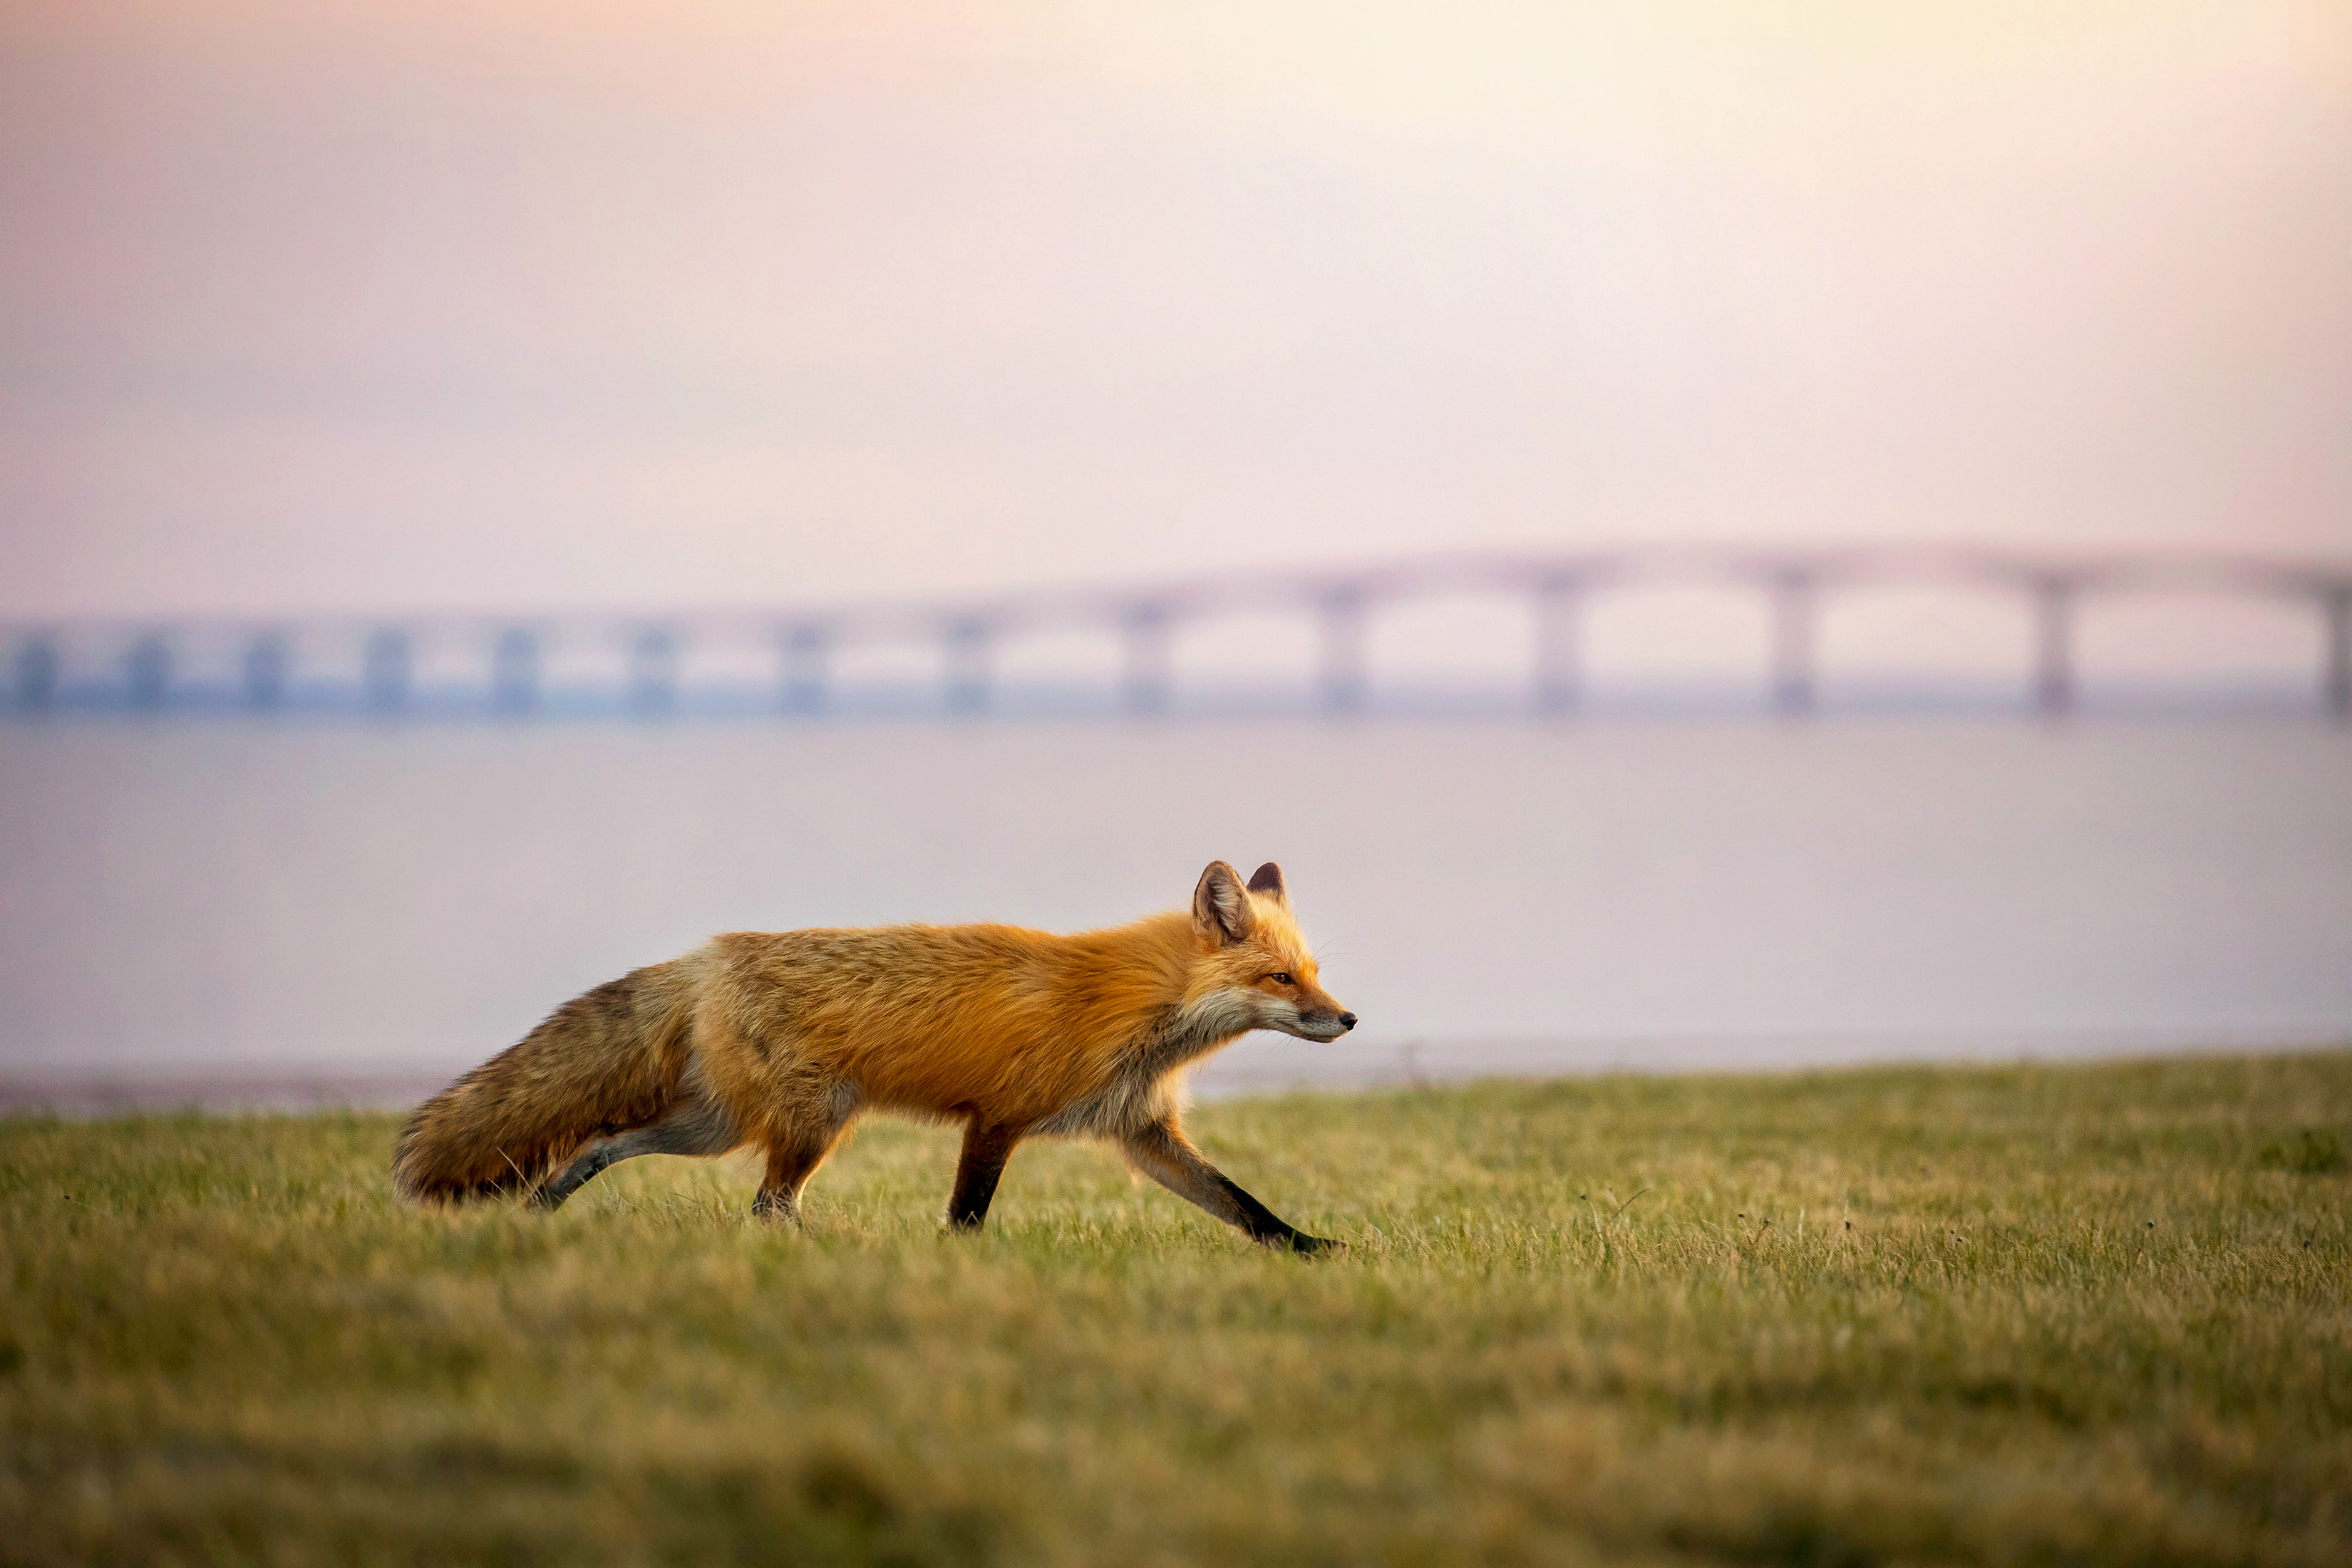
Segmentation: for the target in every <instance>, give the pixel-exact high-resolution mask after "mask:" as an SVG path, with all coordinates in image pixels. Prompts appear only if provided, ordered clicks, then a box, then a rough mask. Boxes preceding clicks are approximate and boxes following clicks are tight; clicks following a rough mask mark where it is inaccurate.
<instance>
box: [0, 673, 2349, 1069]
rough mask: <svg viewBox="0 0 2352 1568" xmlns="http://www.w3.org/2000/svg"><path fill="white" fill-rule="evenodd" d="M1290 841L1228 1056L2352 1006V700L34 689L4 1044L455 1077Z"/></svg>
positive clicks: (1434, 1062)
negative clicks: (2141, 708)
mask: <svg viewBox="0 0 2352 1568" xmlns="http://www.w3.org/2000/svg"><path fill="white" fill-rule="evenodd" d="M1216 857H1221V858H1226V859H1230V860H1232V861H1234V863H1235V864H1237V865H1239V866H1241V867H1242V868H1244V870H1246V869H1248V868H1251V867H1253V866H1255V865H1256V864H1257V862H1259V861H1260V860H1264V859H1279V860H1280V861H1281V862H1282V863H1283V865H1284V867H1285V868H1286V870H1287V872H1288V873H1289V877H1290V880H1291V885H1292V888H1293V889H1294V897H1295V900H1296V901H1297V905H1298V908H1299V910H1300V912H1301V915H1302V918H1303V920H1304V921H1305V923H1306V925H1307V931H1309V933H1310V935H1311V936H1312V937H1313V938H1314V939H1315V941H1316V942H1317V943H1318V948H1319V950H1320V952H1321V953H1322V955H1323V963H1324V976H1325V979H1326V982H1327V983H1328V985H1329V986H1330V988H1331V989H1332V990H1333V991H1334V992H1335V993H1336V994H1338V995H1339V996H1340V997H1341V998H1343V999H1344V1000H1345V1001H1347V1002H1348V1003H1349V1005H1351V1006H1353V1007H1354V1008H1355V1009H1356V1010H1357V1011H1358V1012H1359V1013H1360V1014H1361V1015H1363V1016H1364V1018H1365V1020H1366V1022H1365V1026H1364V1027H1363V1028H1362V1029H1361V1030H1360V1031H1359V1034H1358V1036H1357V1037H1354V1038H1351V1039H1350V1040H1349V1041H1348V1042H1346V1043H1342V1044H1339V1045H1334V1046H1309V1045H1307V1044H1305V1043H1303V1042H1297V1041H1288V1040H1279V1039H1268V1040H1263V1041H1252V1042H1246V1043H1244V1046H1242V1047H1237V1048H1236V1049H1235V1050H1234V1052H1231V1053H1228V1055H1227V1057H1226V1058H1222V1059H1221V1061H1220V1062H1219V1063H1218V1064H1217V1066H1216V1067H1215V1068H1213V1070H1212V1071H1211V1073H1210V1074H1209V1075H1207V1077H1206V1078H1205V1079H1204V1082H1203V1088H1204V1089H1208V1090H1210V1091H1215V1090H1217V1089H1234V1088H1237V1087H1247V1086H1253V1085H1258V1084H1265V1083H1272V1082H1286V1081H1321V1082H1333V1083H1340V1082H1355V1081H1365V1080H1368V1079H1383V1078H1394V1077H1399V1076H1407V1075H1413V1074H1419V1075H1425V1076H1431V1077H1442V1076H1451V1075H1455V1074H1459V1073H1462V1072H1466V1071H1496V1070H1507V1071H1542V1070H1554V1069H1575V1068H1592V1067H1597V1066H1611V1065H1633V1066H1643V1067H1677V1066H1695V1065H1737V1064H1755V1065H1793V1064H1803V1063H1817V1062H1832V1061H1841V1060H1852V1059H1857V1058H1877V1057H1902V1056H1922V1055H1993V1056H2010V1055H2017V1054H2021V1053H2037V1054H2068V1053H2083V1052H2093V1051H2102V1052H2103V1051H2115V1050H2139V1049H2164V1048H2178V1047H2191V1046H2199V1045H2213V1046H2222V1047H2228V1046H2239V1045H2256V1044H2295V1043H2308V1042H2315V1041H2322V1040H2330V1039H2344V1038H2347V1037H2352V734H2347V732H2346V731H2344V730H2343V729H2341V728H2339V727H2331V726H2327V725H2325V724H2322V723H2318V722H2314V721H2294V720H2286V719H2241V720H2194V721H2191V720H2168V721H2156V720H2147V721H2084V722H2079V723H2074V724H2070V725H2065V726H2059V727H2048V726H2041V725H2036V724H2033V723H2031V722H2025V721H2012V720H1972V719H1958V718H1937V719H1928V720H1894V719H1860V718H1854V719H1838V720H1832V721H1820V722H1815V723H1811V724H1799V725H1777V724H1774V723H1771V722H1769V721H1749V720H1729V719H1725V720H1705V721H1699V720H1691V721H1601V722H1594V723H1588V724H1585V725H1581V726H1568V727H1564V728H1559V729H1544V728H1540V727H1538V726H1534V725H1530V724H1526V723H1521V722H1516V721H1502V722H1454V723H1448V722H1418V723H1417V722H1409V721H1380V722H1374V723H1366V724H1361V725H1358V726H1352V727H1351V726H1346V725H1332V724H1328V723H1318V722H1276V721H1259V722H1235V723H1191V722H1187V723H1179V724H1171V725H1166V726H1163V727H1156V728H1155V727H1131V726H1122V725H1119V724H1116V723H1100V724H1083V723H1070V724H1044V723H1036V724H997V725H989V724H975V725H971V726H968V727H963V728H952V727H946V726H904V727H894V726H888V725H879V724H872V725H865V726H847V725H844V726H839V727H830V726H826V725H822V724H819V725H791V724H783V723H773V724H762V723H748V722H747V723H725V722H716V721H712V722H700V723H679V724H675V725H670V726H646V727H633V726H629V725H625V724H576V725H563V724H543V725H539V726H529V725H523V726H512V727H503V728H502V727H495V726H490V725H479V726H460V725H449V726H415V727H409V728H390V729H375V728H369V727H365V726H361V725H344V724H327V723H321V724H316V725H302V724H291V725H279V726H275V727H273V726H270V725H268V724H246V723H240V722H232V721H220V722H186V721H181V722H172V721H165V722H161V723H156V724H153V725H148V726H141V725H138V724H135V723H126V722H88V721H82V722H69V723H59V724H56V725H51V726H40V725H25V724H12V725H7V726H0V1031H5V1032H0V1076H6V1077H11V1078H14V1079H17V1080H19V1081H20V1082H21V1081H23V1080H26V1079H59V1078H74V1077H80V1078H89V1077H93V1076H107V1075H129V1076H131V1077H134V1078H136V1077H140V1076H146V1077H150V1078H152V1077H156V1076H162V1077H167V1078H172V1079H182V1080H195V1079H203V1078H205V1077H207V1076H211V1077H220V1076H228V1077H236V1076H239V1075H244V1076H248V1077H258V1078H262V1079H268V1078H271V1077H272V1076H277V1077H283V1076H284V1075H286V1074H288V1073H289V1072H323V1073H329V1074H334V1073H349V1074H378V1075H389V1076H390V1077H393V1078H399V1077H401V1076H403V1075H410V1076H415V1077H419V1078H429V1077H433V1076H435V1075H440V1074H443V1073H446V1071H448V1070H450V1069H453V1068H457V1067H460V1066H463V1065H466V1064H468V1063H470V1062H472V1061H474V1060H477V1059H478V1058H481V1057H483V1056H486V1055H488V1053H489V1052H491V1051H493V1050H495V1049H497V1048H498V1047H501V1046H503V1045H505V1044H507V1043H508V1042H509V1041H511V1040H512V1039H514V1038H515V1037H517V1036H519V1035H520V1033H522V1032H523V1031H524V1030H525V1029H527V1028H528V1027H529V1026H530V1024H531V1023H532V1022H534V1021H535V1020H536V1019H537V1018H538V1017H540V1016H541V1015H542V1014H543V1013H545V1012H546V1011H547V1009H548V1008H549V1007H550V1006H551V1005H553V1004H554V1003H556V1002H558V1001H560V1000H562V998H564V997H566V996H569V995H571V994H574V993H576V992H578V991H580V990H582V989H584V988H585V987H587V986H589V985H592V984H596V983H597V982H599V981H602V980H605V979H608V978H610V977H612V976H613V975H614V974H617V973H621V972H622V971H624V970H626V969H628V968H630V967H632V966H634V965H635V964H639V963H646V962H649V961H652V960H655V959H659V958H666V957H669V956H671V955H673V954H675V953H677V952H681V951H683V950H684V949H686V948H687V947H688V946H690V945H692V944H693V943H695V942H698V941H699V940H700V939H701V938H702V937H704V936H706V935H708V934H709V933H710V932H712V931H720V930H727V929H734V928H743V927H759V928H771V929H774V928H787V927H793V926H802V925H815V924H828V925H856V924H866V923H875V922H886V921H908V920H929V921H960V920H971V919H983V918H985V919H1000V920H1008V921H1019V922H1022V923H1026V924H1034V925H1039V926H1045V927H1048V928H1055V929H1070V928H1075V927H1081V926H1087V925H1096V924H1102V923H1108V922H1112V921H1118V920H1122V919H1125V918H1128V917H1130V916H1133V915H1135V914H1138V913H1140V912H1143V911H1145V910H1152V909H1158V908H1165V907H1170V906H1173V905H1177V904H1180V903H1181V902H1182V901H1183V900H1185V899H1186V898H1187V897H1188V896H1189V894H1190V891H1191V889H1192V881H1193V879H1194V878H1195V877H1196V876H1197V875H1198V874H1199V872H1200V868H1201V867H1202V864H1204V863H1205V862H1206V861H1207V860H1209V859H1210V858H1216Z"/></svg>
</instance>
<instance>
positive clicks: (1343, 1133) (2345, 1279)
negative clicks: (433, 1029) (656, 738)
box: [0, 1053, 2352, 1568]
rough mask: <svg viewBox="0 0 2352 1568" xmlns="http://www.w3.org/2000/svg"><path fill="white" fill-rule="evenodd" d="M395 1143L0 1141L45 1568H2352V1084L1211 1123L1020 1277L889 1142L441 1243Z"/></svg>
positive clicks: (370, 1125) (647, 1168)
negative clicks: (1322, 1257)
mask: <svg viewBox="0 0 2352 1568" xmlns="http://www.w3.org/2000/svg"><path fill="white" fill-rule="evenodd" d="M393 1127H394V1119H391V1118H386V1117H375V1116H320V1117H310V1118H258V1119H250V1120H206V1119H202V1118H196V1117H193V1116H191V1117H172V1118H147V1119H137V1120H128V1121H100V1122H59V1121H48V1120H19V1121H7V1122H0V1255H5V1279H0V1560H5V1561H7V1562H11V1563H110V1562H122V1563H166V1562H169V1563H237V1562H257V1563H289V1564H290V1563H377V1562H382V1563H426V1562H429V1563H693V1564H704V1563H730V1562H742V1563H750V1562H774V1563H863V1562H877V1563H1048V1564H1063V1563H1067V1564H1080V1563H1086V1564H1093V1563H1144V1564H1149V1563H1229V1562H1259V1563H1332V1564H1339V1563H1392V1564H1444V1563H1555V1562H1559V1563H1579V1562H1587V1561H1596V1562H1597V1561H1612V1562H1615V1561H1639V1562H1661V1563H1664V1562H1719V1563H1790V1564H1814V1565H1820V1568H1849V1565H1853V1568H1859V1565H1862V1564H1871V1563H1946V1562H1950V1563H1987V1564H2006V1563H2050V1564H2056V1563H2135V1564H2164V1563H2249V1564H2267V1563H2277V1564H2305V1563H2307V1564H2319V1563H2343V1562H2345V1561H2347V1559H2352V1308H2347V1300H2352V1267H2347V1262H2348V1261H2352V1258H2347V1241H2348V1240H2352V1238H2347V1227H2346V1212H2345V1211H2346V1200H2347V1195H2352V1176H2347V1173H2346V1170H2345V1160H2344V1156H2343V1147H2344V1141H2345V1136H2346V1133H2347V1131H2352V1054H2345V1053H2331V1054H2325V1055H2307V1056H2293V1057H2283V1058H2259V1059H2219V1060H2182V1061H2170V1062H2164V1063H2151V1064H2132V1065H2123V1066H2103V1067H2096V1068H2017V1069H1999V1070H1964V1071H1963V1070H1872V1071H1863V1072H1850V1073H1837V1074H1826V1075H1815V1076H1804V1077H1776V1078H1712V1079H1640V1078H1612V1079H1595V1080H1585V1081H1570V1082H1560V1083H1550V1084H1499V1083H1498V1084H1488V1085H1481V1086H1476V1087H1472V1088H1466V1089H1444V1090H1426V1091H1420V1092H1410V1093H1395V1094H1381V1095H1370V1096H1361V1097H1338V1096H1332V1097H1316V1096H1301V1097H1296V1098H1290V1099H1284V1100H1261V1101H1253V1102H1244V1103H1234V1104H1223V1105H1214V1106H1209V1107H1205V1108H1203V1109H1202V1110H1200V1111H1198V1112H1197V1113H1196V1114H1195V1116H1194V1118H1193V1128H1194V1131H1195V1133H1196V1136H1197V1137H1198V1139H1199V1141H1200V1142H1202V1145H1203V1146H1204V1147H1205V1148H1206V1149H1207V1150H1208V1151H1209V1152H1210V1154H1211V1155H1212V1157H1213V1158H1214V1159H1216V1160H1217V1161H1218V1162H1219V1163H1221V1164H1222V1165H1223V1166H1224V1168H1225V1169H1226V1170H1227V1171H1229V1172H1230V1173H1232V1174H1233V1175H1234V1177H1235V1179H1237V1180H1238V1181H1240V1182H1241V1183H1242V1184H1244V1185H1245V1186H1247V1187H1249V1188H1250V1189H1251V1190H1252V1191H1254V1192H1256V1193H1257V1194H1260V1195H1261V1196H1262V1197H1264V1198H1265V1199H1266V1200H1267V1202H1268V1203H1270V1204H1271V1205H1273V1206H1274V1207H1275V1208H1276V1210H1277V1211H1279V1212H1280V1213H1282V1214H1283V1215H1284V1216H1285V1217H1286V1218H1288V1219H1291V1220H1293V1221H1295V1222H1296V1223H1297V1224H1299V1225H1302V1226H1307V1227H1308V1228H1310V1229H1313V1230H1316V1231H1318V1232H1322V1233H1324V1234H1328V1235H1336V1236H1339V1237H1344V1238H1346V1239H1347V1240H1348V1241H1349V1243H1350V1244H1351V1250H1350V1251H1349V1253H1348V1254H1347V1255H1346V1256H1344V1257H1342V1258H1336V1259H1333V1260H1330V1261H1315V1262H1310V1261H1306V1260H1301V1259H1297V1258H1289V1257H1285V1256H1278V1255H1275V1254H1271V1253H1267V1252H1263V1251H1260V1250H1257V1249H1255V1248H1253V1247H1247V1246H1245V1245H1244V1244H1243V1243H1242V1242H1240V1241H1239V1240H1238V1239H1237V1238H1236V1237H1234V1235H1233V1234H1232V1233H1230V1232H1228V1231H1226V1230H1224V1229H1223V1228H1222V1227H1220V1226H1217V1225H1215V1224H1214V1223H1213V1222H1212V1221H1210V1220H1208V1219H1206V1218H1205V1217H1204V1216H1202V1215H1198V1214H1197V1213H1195V1212H1193V1211H1192V1210H1190V1209H1188V1208H1186V1207H1184V1206H1183V1205H1181V1204H1179V1203H1178V1202H1177V1201H1176V1200H1175V1199H1174V1198H1172V1197H1171V1196H1170V1195H1168V1194H1165V1193H1162V1192H1160V1191H1159V1190H1158V1189H1156V1188H1152V1187H1149V1186H1138V1185H1135V1184H1131V1183H1130V1182H1129V1178H1128V1177H1127V1175H1126V1173H1124V1171H1123V1169H1122V1168H1121V1167H1120V1165H1119V1164H1118V1162H1117V1161H1116V1160H1115V1159H1114V1158H1113V1157H1112V1156H1111V1155H1110V1154H1109V1153H1108V1152H1105V1151H1103V1150H1100V1149H1097V1148H1093V1147H1089V1146H1083V1145H1080V1146H1068V1145H1054V1144H1039V1145H1033V1146H1030V1147H1027V1148H1024V1150H1023V1151H1022V1152H1020V1153H1019V1154H1018V1155H1016V1156H1015V1157H1014V1159H1013V1164H1012V1167H1011V1169H1010V1171H1009V1172H1008V1173H1007V1176H1006V1179H1005V1184H1004V1187H1003V1191H1002V1193H1001V1194H1000V1195H999V1198H998V1201H997V1206H996V1210H995V1214H994V1215H993V1216H992V1219H991V1221H990V1224H989V1228H988V1229H987V1231H986V1232H985V1233H983V1234H982V1235H980V1236H977V1237H953V1236H945V1235H941V1234H940V1231H939V1228H938V1224H937V1219H936V1215H938V1213H939V1210H940V1206H941V1204H942V1202H943V1200H944V1198H945V1195H946V1188H947V1183H948V1178H949V1174H950V1170H951V1168H952V1165H953V1162H954V1144H953V1140H952V1136H951V1135H950V1134H947V1133H944V1132H940V1131H934V1130H929V1129H922V1128H916V1127H910V1126H908V1125H905V1124H903V1123H893V1122H889V1121H877V1122H874V1123H871V1124H869V1125H868V1126H867V1127H866V1130H865V1131H863V1132H862V1133H861V1134H860V1136H859V1138H858V1139H857V1140H856V1142H854V1143H853V1144H852V1145H851V1146H850V1147H849V1148H848V1149H847V1150H845V1152H844V1153H843V1154H842V1155H841V1156H840V1157H839V1158H838V1159H836V1161H835V1163H834V1164H832V1165H831V1166H830V1167H828V1168H827V1169H826V1170H825V1171H824V1173H821V1174H820V1175H819V1177H818V1178H817V1181H816V1183H815V1184H814V1187H813V1188H812V1190H811V1201H810V1205H809V1215H808V1218H807V1221H806V1224H805V1226H803V1228H802V1229H800V1230H797V1231H793V1230H777V1229H769V1228H765V1227H762V1226H759V1225H756V1224H754V1223H752V1222H751V1220H750V1219H749V1217H748V1214H747V1210H748V1205H749V1199H750V1195H751V1184H752V1182H753V1180H754V1174H755V1173H754V1172H753V1171H752V1170H751V1167H750V1166H748V1165H746V1164H743V1163H736V1162H722V1163H687V1162H668V1161H654V1160H646V1161H640V1162H638V1163H636V1164H635V1165H634V1166H630V1167H624V1168H623V1169H622V1170H619V1171H616V1172H614V1173H612V1174H611V1175H608V1176H607V1177H605V1178H604V1179H603V1180H601V1181H599V1182H598V1183H597V1184H595V1185H593V1186H592V1187H590V1188H589V1189H587V1190H586V1191H585V1192H584V1193H583V1194H582V1195H581V1197H580V1198H579V1199H577V1200H575V1201H574V1202H573V1203H572V1205H571V1206H570V1207H568V1208H566V1209H565V1210H563V1211H562V1213H560V1214H558V1215H552V1216H546V1215H536V1214H530V1213H524V1212H518V1211H517V1210H515V1209H512V1208H509V1207H505V1206H498V1207H489V1208H483V1209H478V1210H471V1211H466V1212H461V1213H456V1214H443V1213H434V1212H423V1211H418V1210H415V1209H410V1208H405V1207H404V1206H402V1205H399V1204H397V1203H396V1202H394V1200H393V1199H392V1197H391V1195H390V1193H389V1191H388V1188H387V1184H386V1181H385V1175H384V1160H385V1155H386V1152H387V1149H388V1147H389V1144H390V1142H391V1136H392V1131H393Z"/></svg>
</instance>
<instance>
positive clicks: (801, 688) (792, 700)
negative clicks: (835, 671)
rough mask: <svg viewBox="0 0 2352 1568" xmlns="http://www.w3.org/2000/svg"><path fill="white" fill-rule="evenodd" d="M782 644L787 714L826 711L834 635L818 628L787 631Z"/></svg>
mask: <svg viewBox="0 0 2352 1568" xmlns="http://www.w3.org/2000/svg"><path fill="white" fill-rule="evenodd" d="M781 640H782V654H783V665H784V672H783V673H784V680H783V687H784V690H783V699H784V711H785V712H787V713H800V714H806V715H814V714H818V713H822V712H824V705H825V702H824V692H825V659H826V657H827V656H828V655H829V654H830V653H831V651H832V647H833V635H832V633H831V632H829V631H828V630H827V629H826V628H825V627H824V626H787V627H785V628H784V632H783V636H782V639H781Z"/></svg>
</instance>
